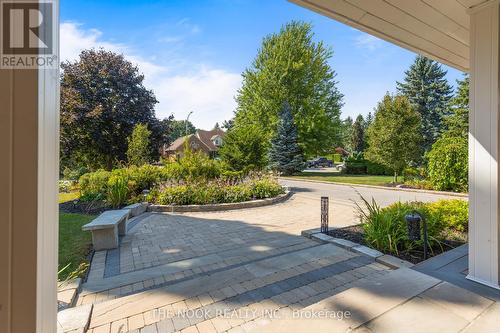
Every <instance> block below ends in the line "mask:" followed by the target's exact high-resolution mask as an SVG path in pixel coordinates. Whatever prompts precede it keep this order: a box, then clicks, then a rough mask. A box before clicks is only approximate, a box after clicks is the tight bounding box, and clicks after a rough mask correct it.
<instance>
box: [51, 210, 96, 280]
mask: <svg viewBox="0 0 500 333" xmlns="http://www.w3.org/2000/svg"><path fill="white" fill-rule="evenodd" d="M94 218H95V216H92V215H83V214H70V213H59V270H61V269H62V268H63V267H65V266H66V265H68V264H69V267H68V268H66V269H65V270H64V271H63V272H61V273H60V274H59V276H58V279H59V280H64V279H65V278H66V277H68V275H70V274H71V273H72V272H74V271H75V270H77V269H78V268H79V266H80V264H82V263H87V264H88V260H87V256H88V254H89V251H90V248H91V245H92V237H91V234H90V232H88V231H83V230H82V226H83V225H84V224H87V223H89V222H90V221H92V219H94ZM81 273H83V272H81Z"/></svg>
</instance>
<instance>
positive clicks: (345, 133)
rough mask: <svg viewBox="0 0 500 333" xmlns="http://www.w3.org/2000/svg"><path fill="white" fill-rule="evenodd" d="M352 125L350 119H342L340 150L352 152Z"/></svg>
mask: <svg viewBox="0 0 500 333" xmlns="http://www.w3.org/2000/svg"><path fill="white" fill-rule="evenodd" d="M352 125H353V120H352V118H351V117H347V118H346V119H344V120H343V121H342V125H341V142H342V148H344V149H345V150H347V151H348V152H352V151H353V148H352V145H351V136H352Z"/></svg>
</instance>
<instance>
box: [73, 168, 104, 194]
mask: <svg viewBox="0 0 500 333" xmlns="http://www.w3.org/2000/svg"><path fill="white" fill-rule="evenodd" d="M110 176H111V173H110V172H109V171H105V170H97V171H96V172H91V173H86V174H84V175H83V176H81V177H80V180H79V184H80V192H81V195H80V198H81V199H82V200H103V199H105V197H106V193H107V191H108V190H107V187H108V180H109V177H110Z"/></svg>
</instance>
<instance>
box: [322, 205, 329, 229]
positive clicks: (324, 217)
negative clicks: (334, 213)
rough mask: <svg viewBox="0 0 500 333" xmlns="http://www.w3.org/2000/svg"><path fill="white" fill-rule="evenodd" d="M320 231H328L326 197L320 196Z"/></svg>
mask: <svg viewBox="0 0 500 333" xmlns="http://www.w3.org/2000/svg"><path fill="white" fill-rule="evenodd" d="M321 233H323V234H327V233H328V197H321Z"/></svg>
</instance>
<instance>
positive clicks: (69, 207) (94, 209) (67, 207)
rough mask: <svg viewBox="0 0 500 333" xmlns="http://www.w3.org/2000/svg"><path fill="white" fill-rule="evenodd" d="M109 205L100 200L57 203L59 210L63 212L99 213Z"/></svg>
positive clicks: (107, 208)
mask: <svg viewBox="0 0 500 333" xmlns="http://www.w3.org/2000/svg"><path fill="white" fill-rule="evenodd" d="M109 209H110V207H109V206H107V205H106V203H104V202H102V201H81V200H75V201H67V202H63V203H60V204H59V211H61V212H64V213H74V214H88V215H99V214H101V213H102V212H104V211H106V210H109Z"/></svg>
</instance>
